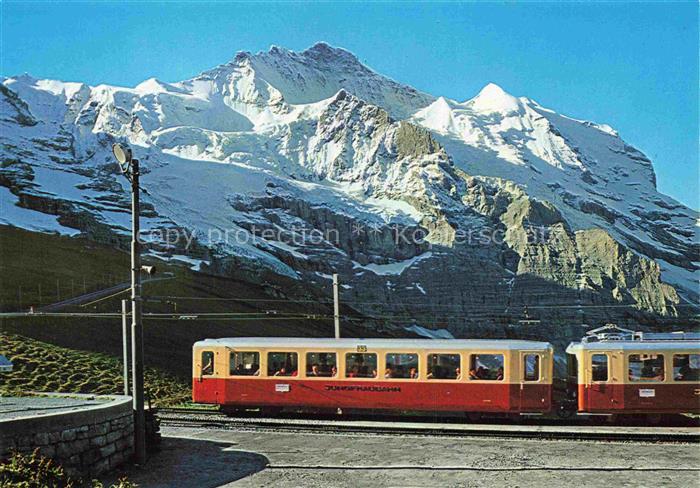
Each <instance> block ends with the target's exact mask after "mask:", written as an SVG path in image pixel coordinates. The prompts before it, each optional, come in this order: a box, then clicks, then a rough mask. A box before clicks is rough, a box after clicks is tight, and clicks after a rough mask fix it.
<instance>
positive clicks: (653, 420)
mask: <svg viewBox="0 0 700 488" xmlns="http://www.w3.org/2000/svg"><path fill="white" fill-rule="evenodd" d="M662 420H663V415H660V414H658V413H652V414H649V415H647V423H648V424H649V425H659V424H660V423H661V421H662Z"/></svg>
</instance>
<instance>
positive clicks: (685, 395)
mask: <svg viewBox="0 0 700 488" xmlns="http://www.w3.org/2000/svg"><path fill="white" fill-rule="evenodd" d="M578 411H579V412H586V413H613V414H614V413H625V414H649V413H659V414H662V413H699V412H700V384H698V383H679V384H675V385H674V384H668V383H650V384H648V385H643V384H639V383H635V384H597V383H594V384H591V385H581V384H579V385H578Z"/></svg>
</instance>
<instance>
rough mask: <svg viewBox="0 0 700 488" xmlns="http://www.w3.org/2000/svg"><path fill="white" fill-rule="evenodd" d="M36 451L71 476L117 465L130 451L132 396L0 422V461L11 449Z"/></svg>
mask: <svg viewBox="0 0 700 488" xmlns="http://www.w3.org/2000/svg"><path fill="white" fill-rule="evenodd" d="M36 448H39V452H40V453H41V454H42V455H44V456H47V457H50V458H53V459H54V460H55V461H56V462H58V463H60V464H61V465H63V467H64V468H65V470H66V472H67V474H68V475H70V476H77V477H84V478H91V477H95V476H98V475H100V474H102V473H105V472H107V471H110V470H112V469H114V468H116V467H118V466H121V465H122V464H123V463H124V462H125V461H128V460H129V459H130V458H131V456H132V454H133V449H134V417H133V411H132V402H131V398H130V397H125V396H121V397H113V398H112V399H111V401H108V402H105V403H104V404H100V405H95V406H90V407H87V408H84V409H81V410H75V411H69V412H59V413H52V414H48V415H38V416H33V417H22V418H16V419H10V420H4V421H0V459H1V458H5V457H7V456H8V455H9V453H10V451H11V450H13V449H15V450H18V451H20V452H31V451H33V450H34V449H36Z"/></svg>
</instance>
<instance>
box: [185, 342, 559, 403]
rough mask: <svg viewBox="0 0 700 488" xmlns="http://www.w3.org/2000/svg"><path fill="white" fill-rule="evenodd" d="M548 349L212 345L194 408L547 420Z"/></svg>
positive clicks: (534, 345)
mask: <svg viewBox="0 0 700 488" xmlns="http://www.w3.org/2000/svg"><path fill="white" fill-rule="evenodd" d="M552 377H553V351H552V346H551V345H550V344H549V343H545V342H534V341H516V340H420V339H418V340H414V339H366V340H365V339H310V338H229V339H207V340H204V341H200V342H197V343H196V344H195V345H194V348H193V399H194V401H195V402H198V403H210V404H218V405H221V406H222V407H224V408H228V409H236V408H269V407H272V408H312V409H336V408H341V409H373V410H376V409H384V410H413V411H450V412H491V413H508V414H513V413H543V412H548V411H549V410H550V409H551V407H552Z"/></svg>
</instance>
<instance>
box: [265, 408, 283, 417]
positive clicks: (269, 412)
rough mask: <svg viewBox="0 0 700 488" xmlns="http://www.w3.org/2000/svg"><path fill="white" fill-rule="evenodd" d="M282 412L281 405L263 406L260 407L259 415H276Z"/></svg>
mask: <svg viewBox="0 0 700 488" xmlns="http://www.w3.org/2000/svg"><path fill="white" fill-rule="evenodd" d="M280 413H282V407H263V408H261V409H260V415H262V416H265V417H276V416H277V415H279V414H280Z"/></svg>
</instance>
